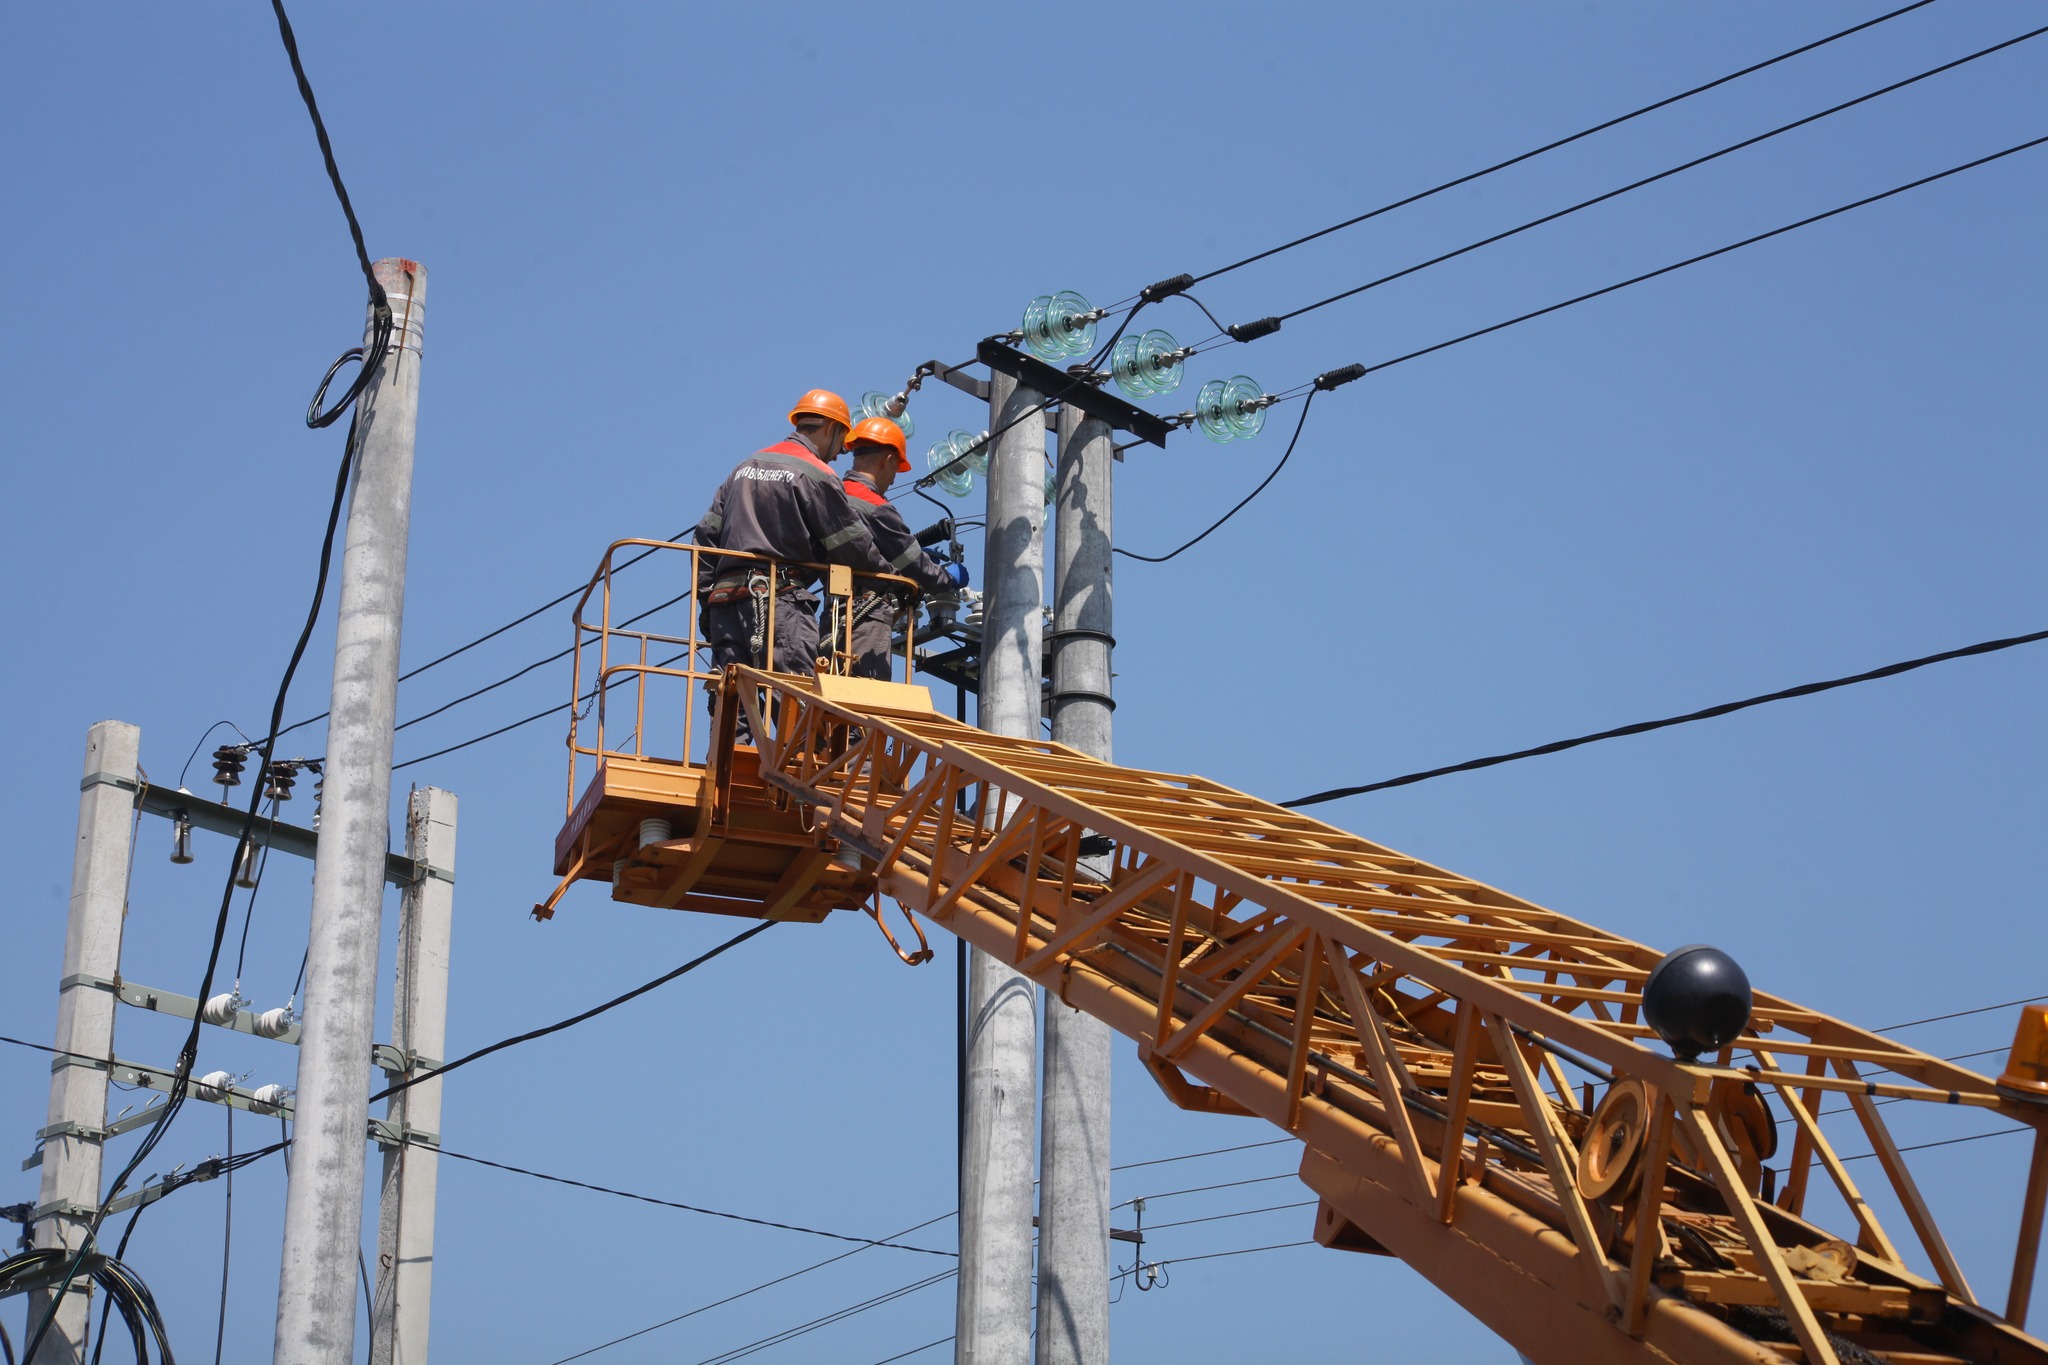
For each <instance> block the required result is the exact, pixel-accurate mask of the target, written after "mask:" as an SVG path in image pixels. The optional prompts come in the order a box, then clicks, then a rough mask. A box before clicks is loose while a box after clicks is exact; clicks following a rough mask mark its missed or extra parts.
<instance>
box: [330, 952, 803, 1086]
mask: <svg viewBox="0 0 2048 1365" xmlns="http://www.w3.org/2000/svg"><path fill="white" fill-rule="evenodd" d="M779 923H781V921H779V920H772V919H764V920H762V921H761V922H760V923H759V924H757V925H755V926H754V927H753V928H751V929H744V930H742V931H740V932H739V933H737V934H734V935H733V936H732V937H731V938H729V939H727V940H726V941H725V942H723V943H721V944H719V945H718V946H717V947H715V948H712V949H710V950H708V951H706V952H703V953H699V954H698V955H697V956H696V957H693V958H691V959H690V960H689V961H688V962H685V963H684V964H683V965H682V966H680V967H677V968H674V969H673V970H671V971H666V972H663V973H662V974H661V975H660V976H657V977H655V978H654V979H653V980H652V981H648V982H644V983H642V984H641V985H638V986H635V987H634V988H633V989H632V990H630V991H627V992H626V993H625V994H624V995H615V996H613V997H612V998H611V999H609V1000H607V1001H605V1002H604V1003H603V1004H602V1005H593V1006H592V1007H591V1008H589V1009H587V1010H584V1011H583V1012H582V1013H580V1014H572V1015H570V1016H569V1017H568V1018H567V1019H560V1020H557V1021H556V1022H554V1023H552V1024H549V1025H547V1026H546V1027H544V1028H537V1029H531V1030H528V1031H527V1032H525V1033H517V1034H514V1035H513V1036H512V1037H510V1038H500V1039H499V1040H498V1041H497V1042H495V1043H492V1044H491V1045H490V1046H488V1047H480V1048H478V1049H477V1050H476V1051H474V1052H471V1053H466V1054H465V1055H463V1056H461V1057H457V1058H456V1059H455V1060H454V1061H452V1062H446V1063H444V1064H442V1065H440V1066H433V1067H427V1068H425V1069H423V1070H420V1071H416V1072H413V1073H412V1074H411V1075H409V1076H407V1077H406V1078H405V1079H404V1080H401V1081H395V1082H393V1083H392V1084H390V1085H387V1086H385V1087H384V1088H383V1089H382V1090H379V1091H378V1092H377V1093H376V1094H374V1095H372V1096H370V1099H369V1103H371V1104H375V1103H376V1102H377V1101H378V1100H382V1099H389V1098H390V1097H391V1096H393V1095H396V1094H397V1093H398V1092H399V1091H401V1090H409V1089H411V1088H412V1087H413V1086H416V1085H418V1084H419V1083H420V1082H421V1081H430V1080H432V1079H434V1078H435V1077H436V1076H445V1075H447V1074H448V1073H449V1072H451V1071H454V1070H456V1069H457V1068H459V1067H465V1066H468V1065H469V1064H470V1063H471V1062H475V1061H481V1060H482V1059H483V1058H485V1057H488V1056H490V1055H491V1054H492V1053H494V1052H503V1051H504V1050H505V1049H506V1048H508V1047H517V1046H519V1044H521V1043H530V1042H532V1041H533V1040H534V1039H536V1038H545V1037H547V1036H548V1035H549V1034H551V1033H560V1032H561V1031H562V1030H563V1029H569V1028H574V1027H576V1025H578V1024H580V1023H583V1022H584V1021H585V1020H587V1019H595V1018H596V1017H597V1016H598V1015H600V1014H603V1013H605V1012H606V1011H607V1010H614V1009H617V1008H618V1007H619V1006H621V1005H623V1004H625V1003H626V1002H627V1001H629V1000H638V999H639V998H640V997H641V996H643V995H645V994H647V993H648V992H649V991H651V990H655V989H657V988H659V987H662V986H666V985H667V984H668V983H669V982H671V981H673V980H675V979H676V978H677V977H679V976H687V975H688V974H689V973H691V972H694V971H696V970H697V969H698V968H699V967H701V966H703V965H704V964H705V963H707V962H709V961H711V959H713V958H715V957H717V956H718V955H719V954H721V953H723V952H725V951H726V950H727V949H730V948H737V947H739V945H740V944H742V943H745V942H746V941H747V940H748V939H750V938H753V937H754V936H755V935H757V934H763V933H766V932H767V931H768V930H770V929H773V928H774V927H775V926H776V925H777V924H779Z"/></svg>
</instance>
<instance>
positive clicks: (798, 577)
mask: <svg viewBox="0 0 2048 1365" xmlns="http://www.w3.org/2000/svg"><path fill="white" fill-rule="evenodd" d="M694 539H695V540H696V542H697V544H699V545H702V546H705V547H706V548H709V549H718V550H738V551H744V552H746V553H748V554H754V555H763V556H766V557H768V558H770V559H775V560H779V561H782V562H781V563H778V564H776V565H774V566H772V568H773V583H772V585H771V584H770V583H769V582H768V576H769V571H770V568H771V566H769V565H766V564H762V563H760V562H758V561H756V560H734V561H732V562H731V563H729V564H720V563H719V560H718V557H717V556H714V555H704V556H700V562H701V563H702V564H703V566H704V568H703V571H702V572H703V578H702V580H701V581H700V582H699V583H698V584H697V594H698V598H699V601H700V603H701V604H702V605H701V609H700V611H699V614H698V620H699V622H700V625H701V628H702V630H703V632H704V640H705V643H706V644H708V645H709V646H710V648H711V661H712V663H713V665H714V666H716V667H719V668H723V667H724V666H725V665H727V664H735V663H739V664H751V665H753V666H754V667H756V668H759V667H761V666H762V659H761V657H760V655H761V653H765V652H766V649H765V647H766V643H767V642H766V636H767V634H768V629H769V624H770V623H769V621H768V620H766V619H763V616H762V613H761V607H762V605H763V604H764V603H765V602H766V601H767V600H768V594H769V593H770V592H772V593H773V596H774V602H775V607H774V611H773V626H774V636H775V640H774V652H775V657H774V659H773V661H772V662H770V663H769V664H768V667H769V668H770V669H772V670H773V671H775V672H777V673H806V674H807V673H809V672H810V671H811V667H812V660H813V659H814V658H815V657H816V656H817V652H818V599H817V596H816V595H815V594H814V593H813V592H812V591H811V588H812V585H813V584H814V583H815V582H816V581H817V578H816V574H815V573H814V572H813V571H812V570H809V569H805V568H802V567H799V566H800V565H801V564H804V563H829V564H847V565H851V566H852V567H853V568H854V569H855V570H857V571H858V572H861V573H880V572H886V571H887V568H888V566H887V565H886V564H885V563H884V562H883V560H882V557H881V556H880V555H879V554H877V553H876V551H875V542H874V537H873V533H872V532H871V531H869V529H868V524H867V522H866V521H865V520H864V519H862V518H861V517H860V516H859V515H858V514H857V513H855V512H854V510H853V508H852V507H851V506H850V505H849V504H848V502H847V499H846V494H845V492H844V491H843V490H842V489H841V488H840V485H839V476H838V475H837V474H835V473H834V472H833V471H832V468H831V466H829V465H827V464H826V463H825V462H824V461H822V460H820V459H819V458H818V457H817V455H816V454H815V453H813V452H812V450H811V449H810V447H809V446H808V445H806V444H805V443H804V442H803V441H801V440H799V439H798V438H796V437H791V438H789V439H788V440H784V441H778V442H777V443H776V444H774V445H772V446H769V447H768V448H767V449H766V450H762V451H757V452H755V453H754V454H752V455H749V456H748V457H747V458H746V459H744V460H742V461H740V464H739V467H738V468H737V469H735V470H733V472H732V473H731V474H730V475H728V476H727V477H726V480H725V482H724V483H722V484H720V485H719V486H718V492H717V493H716V494H715V495H714V496H713V497H712V499H711V508H710V510H709V511H707V512H706V513H705V514H704V518H703V520H701V521H699V522H698V523H697V529H696V532H695V535H694ZM757 588H758V589H759V590H760V591H758V592H757V591H756V589H757ZM756 640H760V641H761V644H760V645H759V646H757V645H756V643H755V642H756ZM757 651H758V652H757ZM746 729H747V726H746V719H745V717H744V716H742V717H741V719H740V730H741V734H742V737H745V735H746Z"/></svg>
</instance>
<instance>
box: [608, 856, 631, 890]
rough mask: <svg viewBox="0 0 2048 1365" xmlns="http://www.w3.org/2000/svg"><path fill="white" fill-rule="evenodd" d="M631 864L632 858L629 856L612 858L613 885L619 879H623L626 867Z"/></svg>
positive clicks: (619, 880) (618, 881) (615, 884)
mask: <svg viewBox="0 0 2048 1365" xmlns="http://www.w3.org/2000/svg"><path fill="white" fill-rule="evenodd" d="M632 865H633V860H632V859H631V858H614V859H613V860H612V885H613V886H617V885H618V884H619V883H620V882H621V881H623V880H625V876H626V869H627V868H629V867H631V866H632Z"/></svg>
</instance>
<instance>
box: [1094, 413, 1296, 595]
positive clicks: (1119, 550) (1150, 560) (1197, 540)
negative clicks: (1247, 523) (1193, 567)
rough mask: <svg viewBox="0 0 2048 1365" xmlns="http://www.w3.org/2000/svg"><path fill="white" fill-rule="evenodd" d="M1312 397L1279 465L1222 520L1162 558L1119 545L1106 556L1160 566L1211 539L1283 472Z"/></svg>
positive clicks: (1217, 519)
mask: <svg viewBox="0 0 2048 1365" xmlns="http://www.w3.org/2000/svg"><path fill="white" fill-rule="evenodd" d="M1315 397H1316V396H1315V394H1314V393H1310V394H1309V395H1308V397H1307V398H1305V399H1304V400H1302V404H1301V416H1300V417H1299V418H1297V419H1296V420H1295V423H1294V434H1293V435H1292V436H1289V437H1288V438H1287V449H1286V450H1284V451H1282V452H1281V453H1280V462H1279V463H1278V464H1276V465H1274V466H1273V468H1272V470H1271V472H1269V473H1268V474H1267V475H1266V477H1265V478H1263V479H1260V480H1259V486H1258V487H1257V488H1254V489H1253V490H1252V491H1251V492H1249V493H1247V494H1245V495H1244V496H1243V497H1242V498H1240V499H1238V501H1237V505H1236V506H1235V507H1232V508H1231V509H1230V510H1229V511H1228V512H1225V513H1224V514H1223V515H1222V516H1220V517H1218V518H1216V520H1214V521H1212V522H1210V523H1209V525H1208V527H1207V528H1206V529H1205V530H1203V531H1202V533H1201V534H1199V535H1197V536H1194V537H1193V538H1191V539H1189V540H1186V541H1183V542H1182V543H1181V544H1179V545H1177V546H1175V547H1174V548H1173V549H1171V550H1168V551H1167V552H1166V553H1165V554H1163V555H1141V554H1138V553H1136V552H1135V551H1131V550H1126V549H1124V548H1123V547H1122V546H1121V545H1112V546H1110V547H1109V550H1110V553H1111V554H1118V555H1122V556H1123V557H1124V558H1125V559H1135V560H1137V561H1139V562H1140V563H1143V564H1164V563H1165V562H1166V561H1167V560H1169V559H1172V558H1174V557H1175V556H1177V555H1179V554H1181V553H1183V552H1184V551H1187V550H1192V549H1194V548H1195V547H1196V546H1197V545H1200V544H1201V543H1202V542H1203V541H1205V540H1207V539H1208V538H1209V537H1210V536H1211V535H1214V534H1215V533H1216V532H1217V531H1219V530H1221V529H1222V527H1223V523H1225V522H1227V521H1229V520H1230V519H1231V518H1232V517H1234V516H1236V515H1237V514H1238V513H1239V512H1242V511H1243V510H1244V509H1245V508H1246V507H1248V506H1249V505H1250V504H1251V501H1252V499H1253V498H1256V497H1257V496H1259V494H1261V493H1263V492H1265V491H1266V486H1267V485H1268V484H1270V483H1272V482H1273V480H1275V479H1277V478H1279V477H1280V471H1281V470H1283V469H1285V468H1287V461H1288V460H1289V459H1291V458H1292V457H1293V455H1294V445H1295V442H1297V441H1299V440H1300V439H1301V429H1302V428H1303V427H1305V426H1307V425H1308V410H1309V405H1310V404H1311V403H1313V402H1314V401H1315Z"/></svg>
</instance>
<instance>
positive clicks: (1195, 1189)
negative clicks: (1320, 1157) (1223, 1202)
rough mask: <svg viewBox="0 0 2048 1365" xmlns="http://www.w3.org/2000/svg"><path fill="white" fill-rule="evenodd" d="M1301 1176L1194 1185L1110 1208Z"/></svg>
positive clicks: (1287, 1173)
mask: <svg viewBox="0 0 2048 1365" xmlns="http://www.w3.org/2000/svg"><path fill="white" fill-rule="evenodd" d="M1299 1174H1300V1173H1299V1172H1297V1171H1282V1172H1280V1173H1279V1174H1278V1175H1260V1176H1254V1177H1252V1178H1251V1179H1250V1180H1226V1181H1224V1182H1223V1183H1222V1184H1220V1185H1193V1186H1190V1187H1189V1188H1187V1189H1185V1190H1164V1191H1162V1192H1160V1193H1158V1194H1141V1195H1139V1196H1137V1198H1136V1199H1126V1200H1124V1201H1123V1202H1122V1203H1118V1204H1112V1205H1110V1207H1111V1208H1113V1209H1122V1208H1129V1207H1130V1206H1131V1205H1132V1204H1135V1203H1137V1202H1138V1200H1139V1199H1142V1200H1144V1201H1145V1202H1146V1203H1148V1204H1149V1203H1151V1202H1152V1201H1154V1200H1156V1199H1175V1198H1178V1197H1179V1196H1181V1195H1184V1194H1207V1193H1209V1191H1211V1190H1234V1189H1236V1188H1237V1187H1238V1186H1240V1185H1265V1184H1268V1183H1270V1182H1272V1181H1275V1180H1293V1179H1295V1178H1296V1177H1297V1176H1298V1175H1299Z"/></svg>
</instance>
